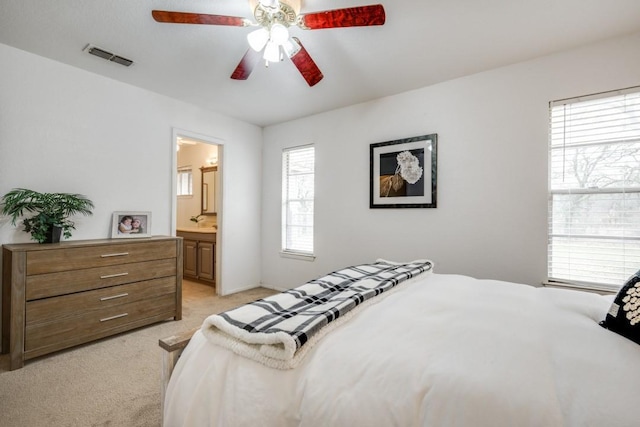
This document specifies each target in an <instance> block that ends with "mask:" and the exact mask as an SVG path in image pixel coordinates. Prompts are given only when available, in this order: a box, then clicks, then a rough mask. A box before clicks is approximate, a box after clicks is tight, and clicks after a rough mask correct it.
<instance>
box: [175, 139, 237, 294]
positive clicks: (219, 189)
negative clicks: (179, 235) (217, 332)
mask: <svg viewBox="0 0 640 427" xmlns="http://www.w3.org/2000/svg"><path fill="white" fill-rule="evenodd" d="M178 137H180V138H185V139H190V140H193V141H197V142H200V143H203V144H210V145H217V146H218V179H217V180H216V185H215V187H216V188H215V196H216V224H217V232H216V251H215V256H216V264H215V265H216V277H215V283H216V287H215V289H216V294H217V295H221V290H222V282H221V278H222V274H221V271H222V268H223V267H224V266H223V265H222V256H221V251H220V250H219V248H221V247H222V239H223V236H224V215H223V212H224V206H223V204H222V193H223V191H224V161H223V159H224V143H225V141H224V139H222V138H218V137H215V136H210V135H205V134H202V133H197V132H193V131H189V130H185V129H180V128H175V127H174V128H172V137H171V171H172V173H171V209H170V212H171V221H170V225H171V235H172V236H175V235H176V228H177V226H176V222H177V219H178V218H177V216H178V181H177V178H178V150H177V147H178Z"/></svg>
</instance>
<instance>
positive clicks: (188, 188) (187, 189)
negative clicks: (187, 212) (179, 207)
mask: <svg viewBox="0 0 640 427" xmlns="http://www.w3.org/2000/svg"><path fill="white" fill-rule="evenodd" d="M177 181H178V196H193V173H192V172H191V167H190V166H189V167H180V168H178V179H177Z"/></svg>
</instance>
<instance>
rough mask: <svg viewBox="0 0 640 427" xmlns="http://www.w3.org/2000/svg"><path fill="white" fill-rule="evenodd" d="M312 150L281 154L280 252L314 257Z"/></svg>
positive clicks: (300, 149) (293, 150) (296, 149)
mask: <svg viewBox="0 0 640 427" xmlns="http://www.w3.org/2000/svg"><path fill="white" fill-rule="evenodd" d="M314 170H315V149H314V147H313V146H304V147H297V148H291V149H287V150H284V151H283V153H282V250H283V252H291V253H298V254H303V255H312V254H313V199H314V173H315V172H314Z"/></svg>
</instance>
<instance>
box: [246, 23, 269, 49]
mask: <svg viewBox="0 0 640 427" xmlns="http://www.w3.org/2000/svg"><path fill="white" fill-rule="evenodd" d="M247 41H248V42H249V46H251V49H253V50H255V51H256V52H260V51H261V50H262V49H263V48H264V46H265V45H266V44H267V41H269V31H267V30H266V29H265V28H260V29H258V30H255V31H252V32H250V33H249V34H247Z"/></svg>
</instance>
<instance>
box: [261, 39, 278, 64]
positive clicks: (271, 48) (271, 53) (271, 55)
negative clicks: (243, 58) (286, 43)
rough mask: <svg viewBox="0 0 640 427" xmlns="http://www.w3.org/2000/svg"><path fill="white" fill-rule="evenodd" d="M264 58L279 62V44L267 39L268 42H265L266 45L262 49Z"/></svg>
mask: <svg viewBox="0 0 640 427" xmlns="http://www.w3.org/2000/svg"><path fill="white" fill-rule="evenodd" d="M264 59H265V60H266V61H268V62H279V61H280V46H279V45H277V44H276V43H274V42H272V41H269V43H267V47H266V48H265V49H264Z"/></svg>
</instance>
